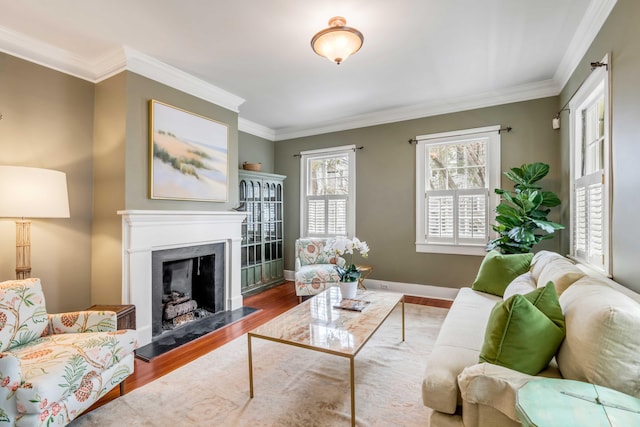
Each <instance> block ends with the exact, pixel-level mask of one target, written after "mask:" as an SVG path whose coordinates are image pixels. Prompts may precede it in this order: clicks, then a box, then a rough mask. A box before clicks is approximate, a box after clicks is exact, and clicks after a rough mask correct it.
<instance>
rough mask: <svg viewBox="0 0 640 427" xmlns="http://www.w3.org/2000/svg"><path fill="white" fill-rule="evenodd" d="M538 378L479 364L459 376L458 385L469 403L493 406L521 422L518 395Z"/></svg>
mask: <svg viewBox="0 0 640 427" xmlns="http://www.w3.org/2000/svg"><path fill="white" fill-rule="evenodd" d="M538 378H539V377H536V376H532V375H527V374H523V373H522V372H518V371H514V370H513V369H509V368H505V367H503V366H498V365H492V364H490V363H479V364H477V365H473V366H469V367H467V368H465V369H464V370H463V371H462V373H461V374H460V375H458V385H459V386H460V394H461V395H462V400H464V401H465V402H466V403H470V404H479V405H485V406H489V407H491V408H494V409H496V410H497V411H500V412H501V413H503V414H504V415H505V416H507V417H509V418H511V419H512V420H514V421H516V422H519V421H520V420H519V418H518V416H517V415H516V393H517V392H518V389H520V387H522V386H523V385H525V384H526V383H527V382H529V381H530V380H532V379H538Z"/></svg>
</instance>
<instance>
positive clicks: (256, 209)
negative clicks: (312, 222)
mask: <svg viewBox="0 0 640 427" xmlns="http://www.w3.org/2000/svg"><path fill="white" fill-rule="evenodd" d="M238 178H239V182H240V184H239V185H240V209H241V210H243V211H246V212H247V219H246V220H245V221H244V222H243V223H242V245H241V249H240V250H241V277H242V294H243V295H251V294H255V293H258V292H260V291H263V290H265V289H267V288H269V287H272V286H274V285H277V284H280V283H282V282H283V281H284V236H283V233H284V230H283V228H284V227H283V208H284V206H283V198H282V195H283V185H284V180H285V178H286V177H285V176H283V175H275V174H269V173H264V172H250V171H245V170H241V171H240V172H239V173H238Z"/></svg>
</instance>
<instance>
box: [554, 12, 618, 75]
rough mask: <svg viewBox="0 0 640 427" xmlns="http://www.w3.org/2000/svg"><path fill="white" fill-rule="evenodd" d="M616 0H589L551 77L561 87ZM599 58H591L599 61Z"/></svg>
mask: <svg viewBox="0 0 640 427" xmlns="http://www.w3.org/2000/svg"><path fill="white" fill-rule="evenodd" d="M617 1H618V0H591V3H589V6H588V7H587V10H586V11H585V13H584V16H583V17H582V20H581V21H580V24H579V25H578V29H577V30H576V32H575V34H574V35H573V38H572V39H571V42H570V43H569V47H568V48H567V50H566V52H565V55H564V56H563V57H562V60H561V61H560V65H558V69H557V70H556V73H555V74H554V76H553V79H554V80H555V81H556V82H557V83H558V85H559V86H560V87H561V88H564V86H565V85H566V84H567V82H568V81H569V78H571V75H572V74H573V72H574V71H575V70H576V68H577V67H578V65H579V64H580V61H582V58H583V57H584V55H585V54H586V53H587V50H588V49H589V47H590V46H591V44H592V43H593V41H594V40H595V38H596V36H597V35H598V33H599V32H600V29H601V28H602V26H603V25H604V23H605V21H606V20H607V18H608V17H609V14H610V13H611V11H612V10H613V7H614V6H615V5H616V2H617ZM600 59H601V58H593V60H594V61H599V60H600Z"/></svg>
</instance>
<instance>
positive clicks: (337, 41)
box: [311, 16, 364, 65]
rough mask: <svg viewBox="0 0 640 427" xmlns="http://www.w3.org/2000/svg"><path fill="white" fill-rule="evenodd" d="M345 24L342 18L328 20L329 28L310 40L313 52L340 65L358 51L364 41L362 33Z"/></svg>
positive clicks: (335, 17) (345, 21)
mask: <svg viewBox="0 0 640 427" xmlns="http://www.w3.org/2000/svg"><path fill="white" fill-rule="evenodd" d="M346 24H347V20H346V19H344V18H343V17H342V16H334V17H333V18H331V19H329V28H325V29H324V30H322V31H320V32H318V33H317V34H316V35H315V36H313V38H312V39H311V48H312V49H313V51H314V52H315V53H317V54H318V55H320V56H324V57H325V58H327V59H328V60H329V61H331V62H335V63H336V64H338V65H340V63H341V62H342V61H344V60H345V59H347V58H348V57H349V55H353V54H354V53H356V52H357V51H358V50H360V48H361V47H362V42H363V41H364V37H363V36H362V33H361V32H360V31H358V30H356V29H355V28H351V27H347V26H346Z"/></svg>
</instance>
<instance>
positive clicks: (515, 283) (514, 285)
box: [502, 271, 537, 300]
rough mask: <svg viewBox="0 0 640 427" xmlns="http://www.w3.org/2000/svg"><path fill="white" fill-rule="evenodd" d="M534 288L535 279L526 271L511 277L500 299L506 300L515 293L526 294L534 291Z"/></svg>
mask: <svg viewBox="0 0 640 427" xmlns="http://www.w3.org/2000/svg"><path fill="white" fill-rule="evenodd" d="M536 288H537V286H536V281H535V280H533V277H532V276H531V273H529V272H528V271H527V272H526V273H524V274H521V275H519V276H518V277H516V278H515V279H513V280H512V281H511V283H509V285H508V286H507V288H506V289H505V290H504V295H502V299H503V300H506V299H508V298H509V297H512V296H514V295H516V294H520V295H524V294H528V293H529V292H531V291H535V290H536Z"/></svg>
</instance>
